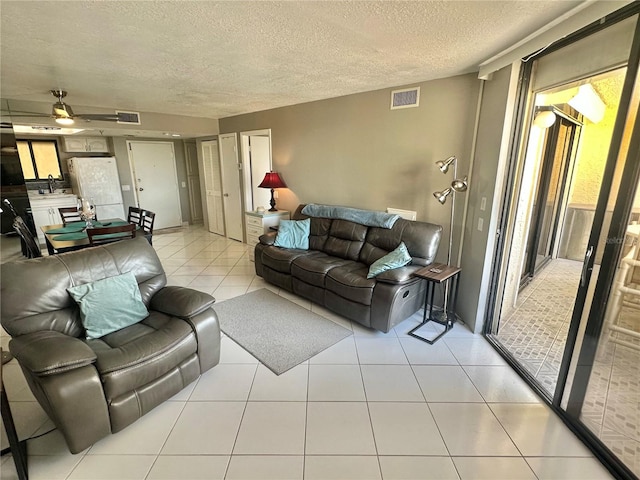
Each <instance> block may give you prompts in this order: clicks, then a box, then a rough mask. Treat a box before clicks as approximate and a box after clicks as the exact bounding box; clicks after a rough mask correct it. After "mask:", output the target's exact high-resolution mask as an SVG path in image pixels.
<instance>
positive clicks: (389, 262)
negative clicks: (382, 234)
mask: <svg viewBox="0 0 640 480" xmlns="http://www.w3.org/2000/svg"><path fill="white" fill-rule="evenodd" d="M409 262H411V255H409V251H408V250H407V246H406V245H405V244H404V242H401V243H400V245H398V248H396V249H395V250H393V251H392V252H389V253H387V254H386V255H385V256H384V257H382V258H379V259H378V260H376V261H375V262H373V263H372V264H371V266H370V267H369V273H368V274H367V278H373V277H375V276H376V275H380V274H381V273H382V272H386V271H387V270H391V269H392V268H398V267H404V266H405V265H407V264H408V263H409Z"/></svg>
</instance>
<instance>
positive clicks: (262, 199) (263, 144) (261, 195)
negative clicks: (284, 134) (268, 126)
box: [249, 135, 271, 210]
mask: <svg viewBox="0 0 640 480" xmlns="http://www.w3.org/2000/svg"><path fill="white" fill-rule="evenodd" d="M249 147H250V150H249V153H250V154H251V179H252V181H251V190H252V194H253V208H254V209H256V208H258V207H265V208H266V209H267V210H268V209H269V208H270V205H269V202H270V201H271V190H270V189H268V188H258V185H260V182H262V179H263V178H264V175H265V173H267V172H270V171H271V142H270V140H269V137H262V136H259V135H252V136H250V137H249Z"/></svg>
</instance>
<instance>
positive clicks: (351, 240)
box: [323, 219, 397, 261]
mask: <svg viewBox="0 0 640 480" xmlns="http://www.w3.org/2000/svg"><path fill="white" fill-rule="evenodd" d="M366 237H367V227H365V226H364V225H360V224H359V223H354V222H350V221H348V220H335V219H334V220H332V221H331V228H330V229H329V237H328V238H327V241H326V242H325V244H324V248H323V251H324V252H326V253H328V254H329V255H333V256H334V257H339V258H345V259H347V260H354V261H357V260H358V258H359V257H360V250H362V246H363V245H364V241H365V238H366ZM396 246H397V245H396ZM394 248H395V247H394Z"/></svg>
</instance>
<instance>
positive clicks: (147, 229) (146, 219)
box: [140, 210, 156, 235]
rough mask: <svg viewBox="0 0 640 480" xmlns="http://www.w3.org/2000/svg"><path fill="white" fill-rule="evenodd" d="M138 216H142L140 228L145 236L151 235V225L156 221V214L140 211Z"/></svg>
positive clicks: (149, 211)
mask: <svg viewBox="0 0 640 480" xmlns="http://www.w3.org/2000/svg"><path fill="white" fill-rule="evenodd" d="M140 214H141V215H142V217H141V220H140V227H141V228H142V230H143V231H144V233H145V234H146V235H151V234H153V224H154V222H155V220H156V214H155V213H154V212H152V211H151V210H142V211H141V212H140Z"/></svg>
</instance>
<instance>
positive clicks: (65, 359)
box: [9, 330, 96, 376]
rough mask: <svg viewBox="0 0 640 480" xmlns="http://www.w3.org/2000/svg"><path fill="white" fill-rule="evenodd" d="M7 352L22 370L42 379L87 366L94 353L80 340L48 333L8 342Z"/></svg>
mask: <svg viewBox="0 0 640 480" xmlns="http://www.w3.org/2000/svg"><path fill="white" fill-rule="evenodd" d="M9 349H10V350H11V353H12V354H13V356H14V357H16V359H17V360H18V362H19V363H20V365H21V366H22V367H23V368H26V369H27V370H29V371H30V372H31V373H32V374H33V375H36V376H46V375H54V374H57V373H62V372H66V371H69V370H73V369H76V368H80V367H84V366H87V365H91V364H92V363H94V362H95V361H96V354H95V353H94V352H93V350H92V349H91V348H90V347H89V346H88V345H87V344H86V343H84V342H83V341H82V340H80V339H78V338H75V337H71V336H69V335H65V334H63V333H60V332H56V331H52V330H43V331H39V332H34V333H28V334H26V335H20V336H19V337H15V338H13V339H11V342H10V343H9Z"/></svg>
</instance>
